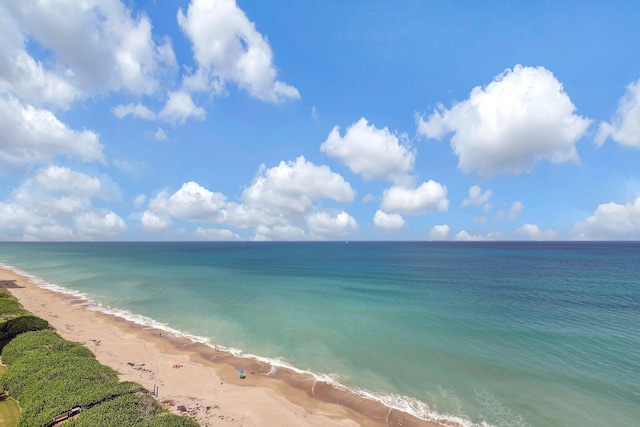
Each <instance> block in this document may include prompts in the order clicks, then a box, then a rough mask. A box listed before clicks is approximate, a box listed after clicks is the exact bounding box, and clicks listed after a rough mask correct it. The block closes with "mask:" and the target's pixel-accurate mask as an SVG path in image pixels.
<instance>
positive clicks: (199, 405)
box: [0, 269, 438, 427]
mask: <svg viewBox="0 0 640 427" xmlns="http://www.w3.org/2000/svg"><path fill="white" fill-rule="evenodd" d="M0 286H1V287H4V288H7V289H8V290H9V291H10V292H11V293H12V294H13V295H14V296H15V297H16V298H18V300H19V301H20V303H21V304H22V305H23V306H24V308H25V309H26V310H28V311H30V312H32V313H33V314H34V315H36V316H39V317H41V318H43V319H46V320H47V321H48V322H49V323H50V325H51V326H53V327H54V328H55V329H56V331H57V332H58V333H59V334H60V335H61V336H62V337H64V338H65V339H68V340H70V341H76V342H81V343H83V344H84V345H86V346H87V347H88V348H89V349H90V350H91V351H93V353H94V354H95V355H96V358H97V359H98V360H99V361H100V363H102V364H104V365H107V366H110V367H111V368H113V369H115V370H116V371H117V372H119V373H120V379H121V380H123V381H135V382H137V383H139V384H141V385H142V386H143V387H145V388H147V389H149V390H154V389H156V388H157V390H158V397H157V399H158V401H159V402H161V403H163V404H164V405H165V407H167V408H168V409H169V410H171V411H172V412H175V413H181V414H186V415H190V416H192V417H193V418H195V419H196V420H197V421H198V422H199V423H200V425H201V426H203V427H208V426H230V427H233V426H238V427H239V426H279V427H286V426H292V427H300V426H340V427H349V426H366V427H369V426H371V427H377V426H385V425H386V426H404V427H408V426H418V425H420V426H436V425H438V424H432V423H427V422H424V421H419V420H417V419H415V418H413V417H411V416H408V415H406V414H403V413H401V412H398V411H393V410H391V411H390V410H388V408H385V407H383V406H382V405H379V404H375V403H372V402H370V401H366V400H364V399H361V398H358V397H356V396H350V395H348V394H346V393H343V392H340V391H337V390H335V389H332V388H331V387H328V386H327V385H325V384H322V383H315V382H314V381H313V378H307V379H304V378H302V379H301V377H300V375H299V374H293V373H287V372H286V370H278V373H277V374H276V375H273V372H271V374H270V375H267V372H269V371H271V367H270V366H264V365H261V364H260V363H259V362H257V361H255V360H248V359H238V358H235V357H233V356H232V355H230V354H228V353H224V352H221V351H219V352H216V351H215V349H212V348H210V347H207V346H204V345H202V344H197V343H193V342H191V341H188V340H186V339H184V338H175V337H169V336H167V334H166V333H163V332H162V331H159V330H154V329H148V328H142V327H140V326H139V325H135V324H133V323H130V322H127V321H124V320H122V319H120V318H117V317H115V316H110V315H107V314H104V313H101V312H97V311H93V310H88V309H87V308H85V307H84V306H83V305H82V304H83V302H84V301H82V300H78V299H71V298H68V297H66V296H64V295H62V294H58V293H54V292H52V291H49V290H46V289H42V288H40V287H38V286H36V285H34V284H32V283H30V282H29V281H28V279H27V278H25V277H23V276H20V275H18V274H16V273H14V272H12V271H9V270H5V269H0ZM237 369H244V370H245V373H246V374H245V378H244V379H240V378H239V376H238V374H237V372H236V371H237ZM251 371H253V372H254V373H253V374H252V373H251ZM314 396H315V397H314ZM331 402H339V403H340V404H337V403H331ZM352 408H354V409H355V410H354V409H352ZM364 414H367V415H364Z"/></svg>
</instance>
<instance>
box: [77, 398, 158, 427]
mask: <svg viewBox="0 0 640 427" xmlns="http://www.w3.org/2000/svg"><path fill="white" fill-rule="evenodd" d="M160 411H161V408H160V406H159V405H158V404H157V402H156V401H155V400H154V399H153V397H151V396H148V395H140V394H129V395H125V396H120V397H117V398H115V399H113V400H110V401H108V402H104V403H101V404H100V405H97V406H94V407H93V408H90V409H87V410H86V411H83V412H82V413H81V414H80V415H79V416H78V417H77V418H75V419H73V420H71V421H69V422H68V423H66V424H65V427H93V426H139V425H142V423H143V422H144V421H146V420H151V419H153V418H154V417H155V415H156V414H157V413H158V412H160Z"/></svg>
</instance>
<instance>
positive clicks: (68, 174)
mask: <svg viewBox="0 0 640 427" xmlns="http://www.w3.org/2000/svg"><path fill="white" fill-rule="evenodd" d="M119 198H120V189H119V188H118V186H117V185H116V184H115V183H114V182H113V181H111V179H110V178H109V177H102V178H100V179H99V178H97V177H93V176H90V175H86V174H84V173H81V172H77V171H73V170H71V169H69V168H67V167H61V166H56V165H51V166H48V167H46V168H43V169H40V170H37V171H35V172H34V173H32V174H30V175H29V176H27V177H26V178H25V179H24V181H23V182H22V183H21V184H20V185H19V186H18V187H17V188H15V189H14V190H13V191H12V193H11V194H10V196H9V197H8V199H7V200H6V201H4V202H0V230H3V234H4V235H5V236H6V237H7V238H11V239H22V240H30V241H34V240H67V239H72V240H85V239H95V238H109V237H113V236H114V235H116V234H118V233H119V231H118V230H120V231H124V229H126V225H124V222H120V221H121V220H119V219H118V218H119V217H118V216H117V215H115V214H109V212H108V211H106V210H96V208H95V207H94V206H93V199H102V200H119ZM114 215H115V216H114ZM96 218H97V219H96ZM91 221H93V222H94V223H97V225H96V224H93V225H92V224H91ZM123 225H124V228H122V226H123ZM79 227H81V228H79ZM99 228H101V229H102V230H103V231H102V232H100V231H99ZM91 230H93V231H91Z"/></svg>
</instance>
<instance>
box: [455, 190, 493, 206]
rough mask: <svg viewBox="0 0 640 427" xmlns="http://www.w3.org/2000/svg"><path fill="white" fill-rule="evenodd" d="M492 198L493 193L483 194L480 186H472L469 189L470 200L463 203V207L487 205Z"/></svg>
mask: <svg viewBox="0 0 640 427" xmlns="http://www.w3.org/2000/svg"><path fill="white" fill-rule="evenodd" d="M491 196H493V191H491V190H487V191H485V192H484V193H483V192H482V188H480V186H478V185H472V186H471V187H470V188H469V198H468V199H464V200H463V201H462V207H465V206H469V205H473V206H478V205H482V204H486V203H487V202H488V201H489V198H490V197H491Z"/></svg>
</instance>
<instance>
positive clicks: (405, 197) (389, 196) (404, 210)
mask: <svg viewBox="0 0 640 427" xmlns="http://www.w3.org/2000/svg"><path fill="white" fill-rule="evenodd" d="M381 207H382V209H383V210H384V211H386V212H391V213H400V214H406V215H419V214H424V213H428V212H430V211H432V210H433V209H437V210H439V211H446V210H447V209H448V207H449V200H448V199H447V187H445V186H444V185H442V184H440V183H437V182H435V181H432V180H429V181H427V182H423V183H422V185H420V187H418V188H407V187H402V186H393V187H391V188H387V189H386V190H384V192H383V194H382V203H381Z"/></svg>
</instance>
